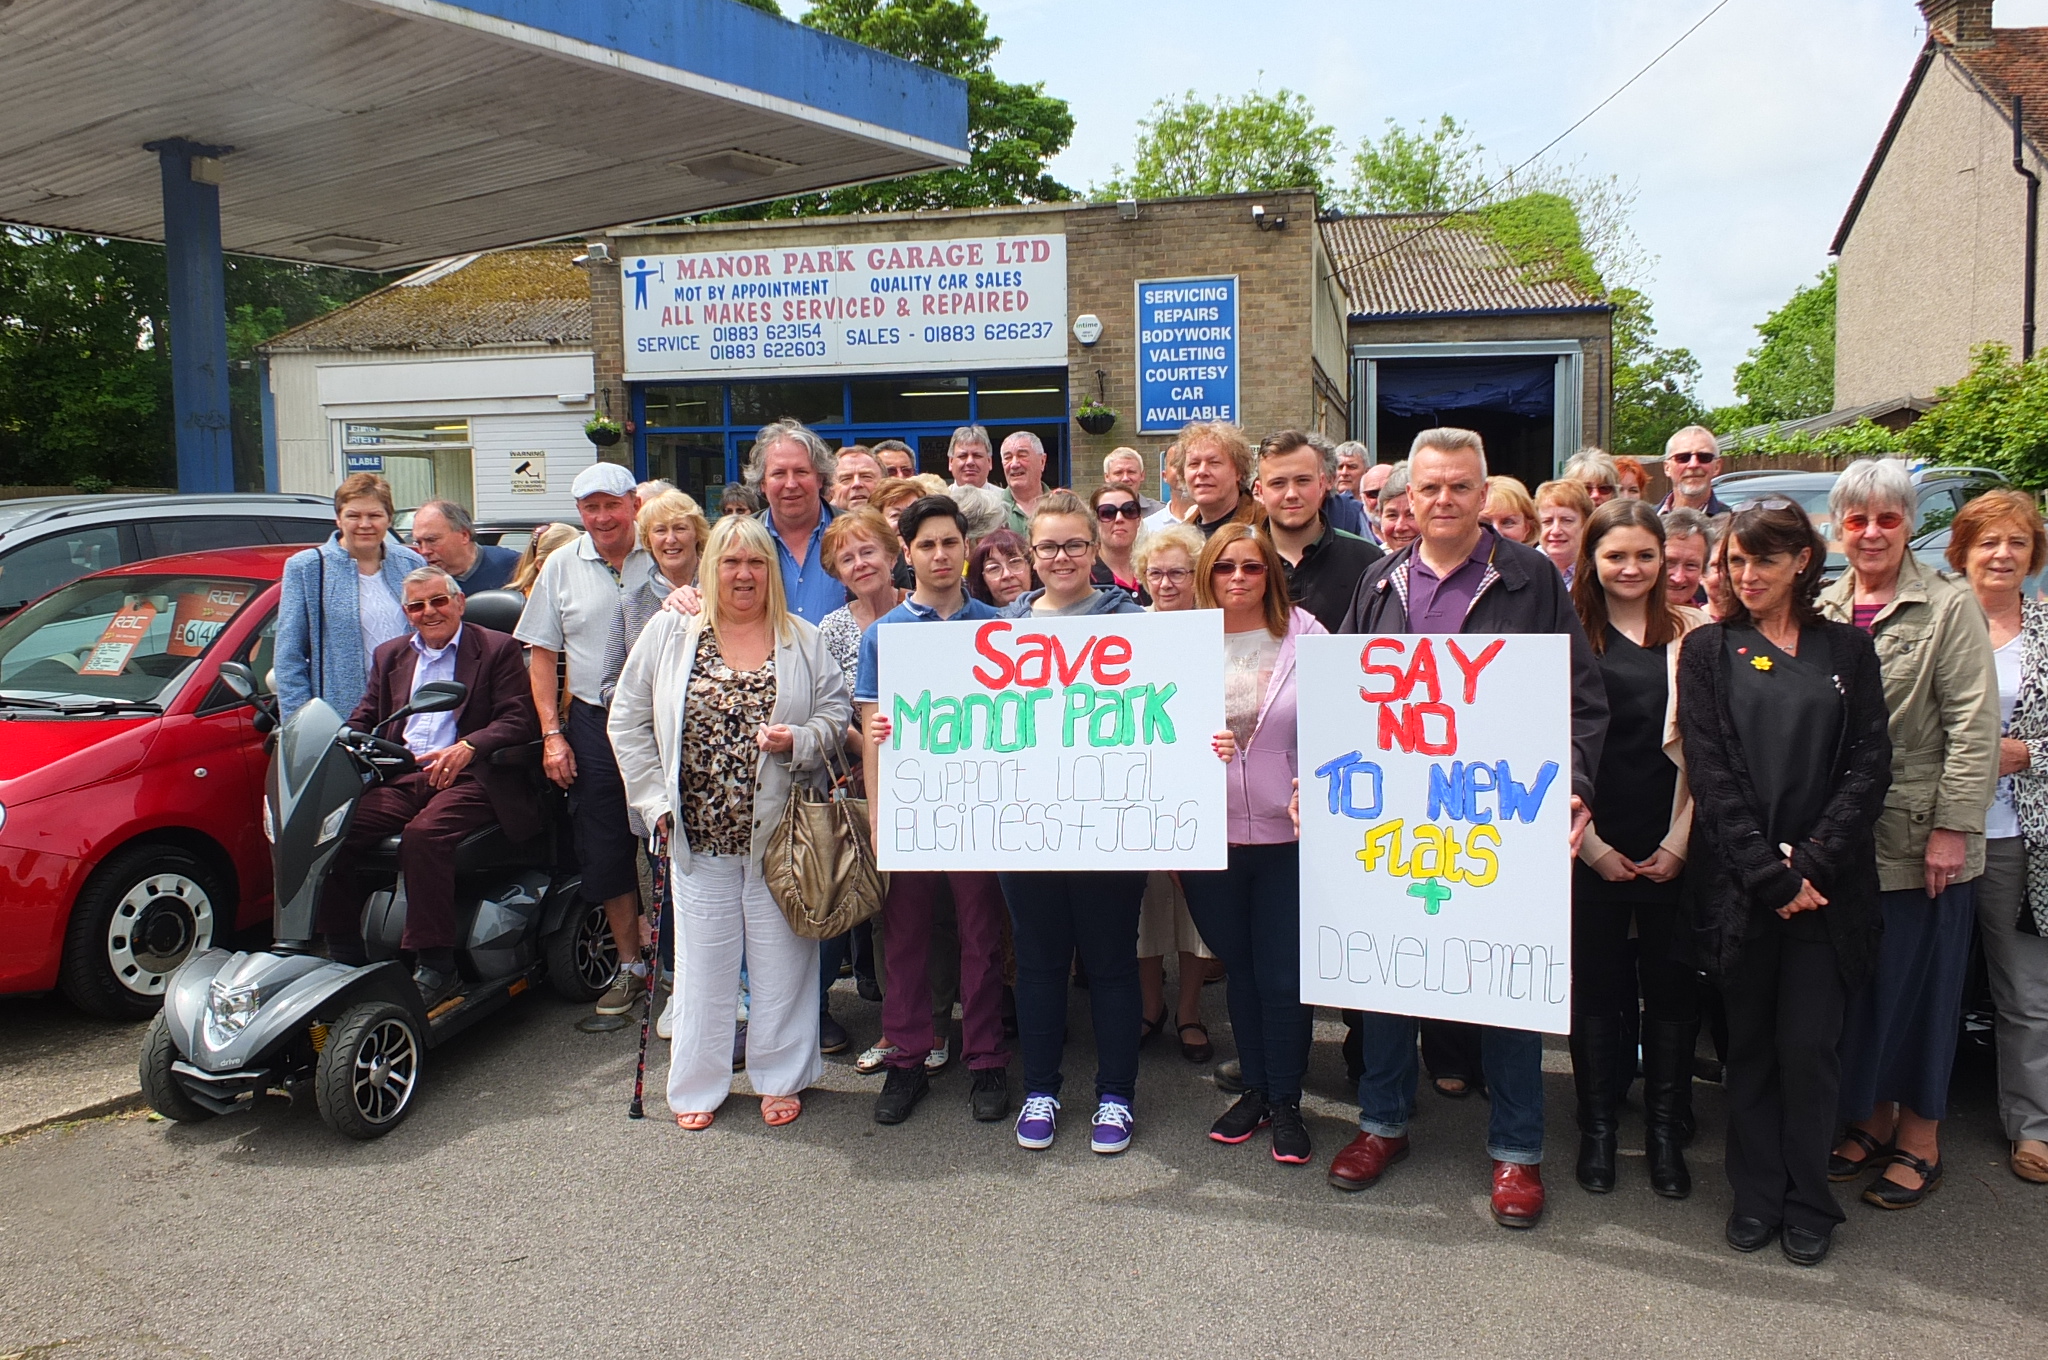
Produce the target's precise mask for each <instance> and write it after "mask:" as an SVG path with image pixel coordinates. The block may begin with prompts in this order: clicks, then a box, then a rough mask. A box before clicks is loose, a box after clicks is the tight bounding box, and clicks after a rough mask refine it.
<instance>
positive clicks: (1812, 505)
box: [1714, 464, 2010, 576]
mask: <svg viewBox="0 0 2048 1360" xmlns="http://www.w3.org/2000/svg"><path fill="white" fill-rule="evenodd" d="M1838 475H1839V474H1837V473H1833V472H1787V471H1784V470H1782V469H1778V468H1758V469H1756V470H1755V471H1748V472H1728V473H1723V474H1722V475H1721V476H1719V477H1716V478H1715V479H1714V494H1715V495H1716V496H1719V497H1720V498H1721V500H1722V501H1724V502H1725V503H1726V504H1727V505H1728V506H1729V507H1730V508H1732V509H1736V510H1740V509H1742V508H1743V507H1744V506H1746V505H1754V504H1756V503H1757V502H1758V501H1760V500H1763V499H1764V498H1765V497H1767V496H1783V497H1785V498H1786V499H1787V500H1790V501H1793V502H1796V503H1797V504H1798V505H1800V506H1802V507H1803V508H1804V509H1805V510H1806V513H1807V514H1809V515H1811V516H1812V517H1813V523H1814V527H1815V528H1817V529H1819V530H1820V532H1821V536H1822V537H1823V538H1825V539H1827V540H1828V541H1829V542H1830V543H1832V542H1833V541H1834V523H1833V521H1832V518H1831V517H1830V516H1829V514H1828V492H1830V491H1832V490H1833V489H1834V485H1835V478H1836V477H1837V476H1838ZM1912 477H1913V485H1914V487H1915V488H1917V489H1918V491H1919V492H1920V512H1919V514H1918V516H1917V517H1916V518H1915V519H1914V521H1913V534H1912V536H1913V538H1914V539H1915V540H1916V541H1915V542H1914V544H1913V547H1914V551H1915V552H1916V553H1919V551H1920V547H1921V544H1920V542H1919V541H1917V540H1920V539H1922V538H1925V537H1928V536H1931V535H1932V534H1934V533H1935V532H1936V531H1939V530H1944V529H1947V528H1948V526H1949V522H1950V521H1951V520H1953V519H1954V518H1955V517H1956V511H1958V510H1960V509H1962V508H1963V507H1964V506H1965V505H1967V504H1968V503H1969V502H1970V501H1972V500H1975V499H1976V498H1977V497H1978V496H1981V495H1983V494H1984V493H1985V492H1987V491H1990V490H1992V489H1993V488H1995V487H2001V486H2007V485H2010V483H2008V482H2007V481H2006V479H2005V477H2004V476H2003V475H2002V474H2000V473H1997V472H1993V471H1991V470H1990V469H1988V468H1966V467H1946V466H1941V465H1935V464H1930V465H1927V466H1924V467H1918V468H1915V469H1913V473H1912ZM1943 546H1944V547H1945V546H1947V540H1946V539H1944V540H1943ZM1936 557H1937V558H1938V557H1939V554H1938V553H1937V554H1936ZM1920 560H1921V561H1923V562H1930V559H1929V558H1928V557H1927V556H1926V555H1925V554H1924V553H1923V554H1920ZM1931 564H1932V563H1931V562H1930V565H1931ZM1847 565H1848V559H1847V558H1845V557H1843V556H1842V554H1840V553H1839V552H1835V551H1833V550H1832V549H1831V550H1830V551H1829V553H1828V574H1829V575H1830V576H1839V575H1840V574H1841V573H1842V571H1843V569H1844V568H1845V567H1847Z"/></svg>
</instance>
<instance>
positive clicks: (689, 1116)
mask: <svg viewBox="0 0 2048 1360" xmlns="http://www.w3.org/2000/svg"><path fill="white" fill-rule="evenodd" d="M713 1118H714V1116H713V1114H712V1112H711V1111H709V1110H683V1111H681V1112H680V1113H678V1114H677V1115H676V1127H677V1128H679V1129H683V1130H686V1131H688V1132H690V1133H702V1132H703V1131H704V1130H705V1129H708V1128H710V1127H711V1121H712V1119H713Z"/></svg>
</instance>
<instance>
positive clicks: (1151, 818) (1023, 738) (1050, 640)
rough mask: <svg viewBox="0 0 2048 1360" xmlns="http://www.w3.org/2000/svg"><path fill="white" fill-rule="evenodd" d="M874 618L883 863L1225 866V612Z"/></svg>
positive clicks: (875, 798)
mask: <svg viewBox="0 0 2048 1360" xmlns="http://www.w3.org/2000/svg"><path fill="white" fill-rule="evenodd" d="M881 628H882V631H881V632H880V633H879V634H878V635H877V637H876V647H877V650H878V659H879V662H880V674H879V682H880V683H879V692H880V710H881V712H882V713H883V714H884V715H885V716H887V717H888V719H889V721H890V723H891V724H892V727H893V730H892V731H891V733H890V736H889V739H888V740H887V741H886V742H884V743H883V744H882V748H881V751H880V757H881V764H880V769H879V771H878V777H877V780H876V782H877V785H878V787H877V788H875V789H871V790H870V791H869V796H870V799H871V802H872V806H873V808H874V812H875V824H876V825H877V826H878V827H879V828H880V829H881V835H880V837H879V841H880V861H881V867H882V868H883V869H885V870H918V869H926V870H937V869H999V870H1013V871H1017V870H1032V869H1221V868H1223V867H1224V866H1225V862H1226V858H1227V856H1228V853H1229V849H1228V833H1229V827H1228V825H1227V813H1226V806H1225V803H1224V793H1223V790H1224V767H1223V763H1222V762H1221V761H1219V760H1217V759H1216V753H1215V752H1214V751H1213V750H1211V749H1210V745H1209V740H1210V738H1211V737H1212V736H1213V735H1214V734H1215V733H1217V732H1218V731H1220V730H1222V727H1223V623H1222V616H1221V615H1220V614H1218V613H1216V612H1215V611H1213V610H1201V611H1189V612H1187V613H1175V614H1097V615H1088V616H1083V617H1079V618H1055V619H1037V618H1023V619H992V620H986V621H983V622H979V623H969V622H959V623H919V624H909V623H897V624H887V625H881Z"/></svg>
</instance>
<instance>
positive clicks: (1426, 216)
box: [1321, 213, 1614, 487]
mask: <svg viewBox="0 0 2048 1360" xmlns="http://www.w3.org/2000/svg"><path fill="white" fill-rule="evenodd" d="M1321 227H1322V233H1323V240H1324V242H1325V245H1326V249H1327V252H1328V255H1329V258H1330V260H1331V263H1332V265H1333V266H1334V269H1335V276H1336V280H1337V282H1338V284H1339V285H1341V286H1342V288H1343V289H1344V294H1345V297H1346V299H1347V301H1348V306H1347V311H1348V314H1349V326H1348V339H1349V343H1350V350H1351V373H1350V387H1351V409H1352V418H1351V433H1352V437H1353V438H1354V439H1358V440H1361V441H1363V442H1364V443H1365V445H1366V446H1367V447H1368V448H1369V449H1371V450H1372V453H1373V457H1374V458H1375V459H1376V460H1377V461H1379V462H1383V463H1391V462H1395V461H1397V460H1399V459H1402V458H1406V457H1407V456H1408V445H1409V441H1410V440H1412V439H1413V438H1414V437H1415V435H1416V434H1418V433H1420V432H1421V431H1423V430H1426V429H1431V428H1433V427H1436V426H1439V425H1456V426H1461V427H1463V428H1465V429H1471V430H1477V431H1478V432H1479V433H1480V434H1481V435H1482V436H1483V437H1484V438H1485V440H1486V454H1487V466H1488V467H1489V468H1490V469H1491V470H1492V471H1495V472H1503V473H1508V474H1510V475H1512V476H1515V477H1519V478H1521V479H1522V481H1523V482H1524V483H1525V484H1527V485H1529V486H1532V487H1533V486H1536V485H1538V484H1539V483H1541V482H1545V481H1548V480H1549V479H1550V478H1552V477H1554V476H1555V475H1556V474H1557V469H1558V468H1560V467H1561V466H1563V464H1564V461H1565V460H1566V459H1567V458H1570V457H1571V456H1572V454H1574V453H1576V452H1578V450H1579V449H1580V448H1581V447H1582V446H1585V445H1588V444H1591V445H1596V446H1600V447H1605V446H1606V444H1607V441H1608V438H1609V435H1610V432H1611V431H1612V428H1613V424H1612V422H1613V408H1614V399H1613V392H1614V359H1613V347H1614V308H1613V306H1612V305H1611V304H1610V303H1608V302H1607V301H1606V300H1605V299H1604V298H1603V297H1600V296H1598V295H1597V294H1595V293H1593V292H1591V291H1589V290H1588V289H1587V288H1586V287H1584V286H1583V285H1582V284H1581V283H1580V282H1578V281H1575V280H1573V279H1571V278H1569V277H1566V276H1565V273H1564V271H1561V270H1559V269H1557V268H1556V267H1554V266H1553V265H1552V264H1550V263H1549V262H1547V261H1539V262H1537V263H1535V264H1528V263H1518V262H1517V261H1516V260H1515V259H1514V258H1513V256H1512V255H1511V253H1510V252H1509V251H1508V250H1507V248H1506V247H1505V246H1503V245H1502V243H1501V242H1500V240H1499V239H1498V237H1497V235H1496V234H1495V233H1494V232H1493V231H1492V230H1490V229H1489V227H1488V225H1487V223H1486V220H1485V218H1484V217H1483V216H1482V215H1481V214H1476V213H1453V214H1449V215H1445V214H1443V213H1375V214H1368V215H1362V216H1357V217H1343V216H1331V217H1328V218H1325V219H1324V221H1323V222H1322V223H1321Z"/></svg>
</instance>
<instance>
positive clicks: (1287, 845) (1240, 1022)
mask: <svg viewBox="0 0 2048 1360" xmlns="http://www.w3.org/2000/svg"><path fill="white" fill-rule="evenodd" d="M1180 886H1181V891H1182V892H1184V893H1186V894H1187V898H1188V915H1190V916H1192V917H1194V919H1195V929H1197V930H1199V931H1201V932H1202V943H1203V944H1206V945H1208V946H1209V948H1210V949H1211V950H1213V951H1215V954H1216V957H1217V958H1219V959H1222V960H1223V966H1224V967H1225V968H1226V969H1228V970H1229V974H1230V976H1229V980H1228V984H1227V988H1228V990H1227V991H1226V993H1225V996H1226V999H1227V1000H1228V1002H1229V1005H1230V1031H1231V1034H1232V1035H1233V1036H1234V1037H1235V1038H1236V1040H1237V1061H1238V1066H1239V1067H1241V1068H1242V1069H1243V1071H1244V1089H1245V1090H1247V1091H1260V1092H1263V1093H1264V1094H1265V1096H1266V1099H1268V1100H1300V1099H1301V1078H1302V1074H1303V1073H1304V1072H1306V1071H1307V1070H1308V1049H1309V1042H1310V1040H1311V1039H1312V1038H1313V1037H1314V1030H1313V1028H1312V1026H1311V1022H1310V1012H1309V1008H1308V1007H1306V1006H1304V1005H1302V1004H1301V855H1300V850H1299V847H1298V846H1296V844H1295V843H1294V842H1293V841H1283V842H1280V843H1279V844H1275V845H1233V846H1231V847H1230V860H1229V867H1228V868H1224V869H1214V870H1206V871H1203V872H1199V873H1193V872H1184V873H1182V874H1181V876H1180ZM1408 1046H1409V1048H1411V1049H1412V1048H1414V1047H1415V1037H1414V1035H1413V1033H1412V1032H1411V1033H1410V1035H1409V1038H1408ZM1409 1085H1410V1086H1411V1087H1412V1086H1413V1085H1414V1078H1413V1077H1412V1076H1411V1077H1410V1078H1409Z"/></svg>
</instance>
